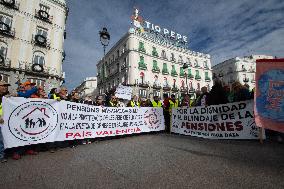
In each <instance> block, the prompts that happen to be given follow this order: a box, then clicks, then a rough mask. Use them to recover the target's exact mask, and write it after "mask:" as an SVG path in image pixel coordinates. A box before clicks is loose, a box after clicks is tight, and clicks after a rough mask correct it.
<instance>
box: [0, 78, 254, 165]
mask: <svg viewBox="0 0 284 189" xmlns="http://www.w3.org/2000/svg"><path fill="white" fill-rule="evenodd" d="M9 86H10V85H9V84H8V83H5V82H4V81H0V103H1V104H0V126H1V127H2V126H4V125H5V123H4V120H3V117H2V115H3V112H2V97H4V96H5V97H10V96H17V97H24V98H43V99H54V100H58V101H60V100H65V101H70V102H75V103H84V104H88V105H94V106H103V107H162V108H163V110H164V118H165V128H166V131H167V132H169V131H170V117H171V110H172V108H175V107H194V106H209V105H218V104H226V103H231V102H238V101H244V100H249V99H253V97H254V90H252V91H250V90H249V87H248V86H246V85H241V84H240V83H239V82H235V83H233V84H232V87H231V88H230V87H229V86H226V85H223V84H222V82H221V81H220V80H216V81H215V82H214V85H213V87H212V89H211V91H208V89H207V87H202V88H201V90H200V91H197V92H196V94H195V95H194V96H191V95H190V94H184V95H183V96H182V97H181V98H180V99H177V98H176V96H175V95H174V94H172V95H171V96H168V94H166V93H165V94H164V95H163V101H162V100H161V99H160V97H159V96H154V97H153V100H152V101H151V100H150V99H147V98H139V97H138V96H137V95H134V96H133V97H132V99H131V100H129V101H126V100H124V99H119V98H117V97H116V96H115V94H114V93H112V94H111V93H110V94H108V95H99V96H97V97H96V98H95V99H92V97H91V96H87V97H84V98H80V95H79V93H78V91H76V90H73V91H71V92H70V93H68V90H67V88H66V87H61V88H60V89H57V88H53V89H51V90H50V92H49V93H48V94H46V93H45V91H44V89H43V87H37V86H36V85H35V83H31V82H30V81H26V82H24V83H21V84H19V86H18V90H17V94H14V95H10V94H9V90H8V87H9ZM0 131H1V130H0ZM91 142H92V140H90V139H83V140H73V141H69V142H67V141H60V142H53V143H48V144H39V145H30V146H24V147H17V148H13V149H9V150H8V151H7V152H8V154H11V157H12V159H14V160H19V159H21V156H22V155H24V154H26V155H37V154H38V152H39V151H41V150H43V149H45V150H48V151H50V152H51V153H53V152H55V151H56V150H57V149H61V148H64V147H68V146H69V147H72V148H73V147H76V146H77V145H79V144H90V143H91ZM5 152H6V151H5V150H4V146H3V137H2V133H1V132H0V161H1V162H6V161H7V154H6V153H5Z"/></svg>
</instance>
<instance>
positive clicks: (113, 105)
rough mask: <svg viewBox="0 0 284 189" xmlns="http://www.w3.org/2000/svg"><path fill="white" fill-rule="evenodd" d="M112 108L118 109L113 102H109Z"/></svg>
mask: <svg viewBox="0 0 284 189" xmlns="http://www.w3.org/2000/svg"><path fill="white" fill-rule="evenodd" d="M109 103H110V105H111V107H117V106H116V105H115V104H114V103H112V102H111V101H109Z"/></svg>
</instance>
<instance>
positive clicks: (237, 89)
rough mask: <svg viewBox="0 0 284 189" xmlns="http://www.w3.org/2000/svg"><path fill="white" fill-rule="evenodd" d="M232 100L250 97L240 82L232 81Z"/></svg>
mask: <svg viewBox="0 0 284 189" xmlns="http://www.w3.org/2000/svg"><path fill="white" fill-rule="evenodd" d="M232 91H233V96H234V97H233V98H234V102H239V101H245V100H249V99H250V96H251V94H250V92H249V89H248V88H247V87H245V86H243V85H242V84H241V83H240V82H234V83H233V84H232Z"/></svg>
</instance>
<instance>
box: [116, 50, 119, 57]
mask: <svg viewBox="0 0 284 189" xmlns="http://www.w3.org/2000/svg"><path fill="white" fill-rule="evenodd" d="M116 56H117V58H118V57H119V50H117V51H116Z"/></svg>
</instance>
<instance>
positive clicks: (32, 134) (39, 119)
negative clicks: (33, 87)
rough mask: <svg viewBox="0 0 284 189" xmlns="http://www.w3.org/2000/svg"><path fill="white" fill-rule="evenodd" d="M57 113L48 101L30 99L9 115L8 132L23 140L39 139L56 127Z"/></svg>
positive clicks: (46, 135)
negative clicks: (30, 100)
mask: <svg viewBox="0 0 284 189" xmlns="http://www.w3.org/2000/svg"><path fill="white" fill-rule="evenodd" d="M57 122H58V115H57V112H56V110H55V109H54V108H53V107H52V106H51V105H50V104H48V103H46V102H42V101H32V102H27V103H24V104H22V105H20V106H18V107H17V108H16V109H15V110H14V111H13V112H12V114H11V115H10V117H9V121H8V126H9V129H10V132H11V133H12V134H13V135H14V136H15V137H16V138H18V139H20V140H23V141H39V140H42V139H44V138H46V137H48V136H49V135H50V134H51V133H52V132H53V130H54V129H55V128H56V126H57Z"/></svg>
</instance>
